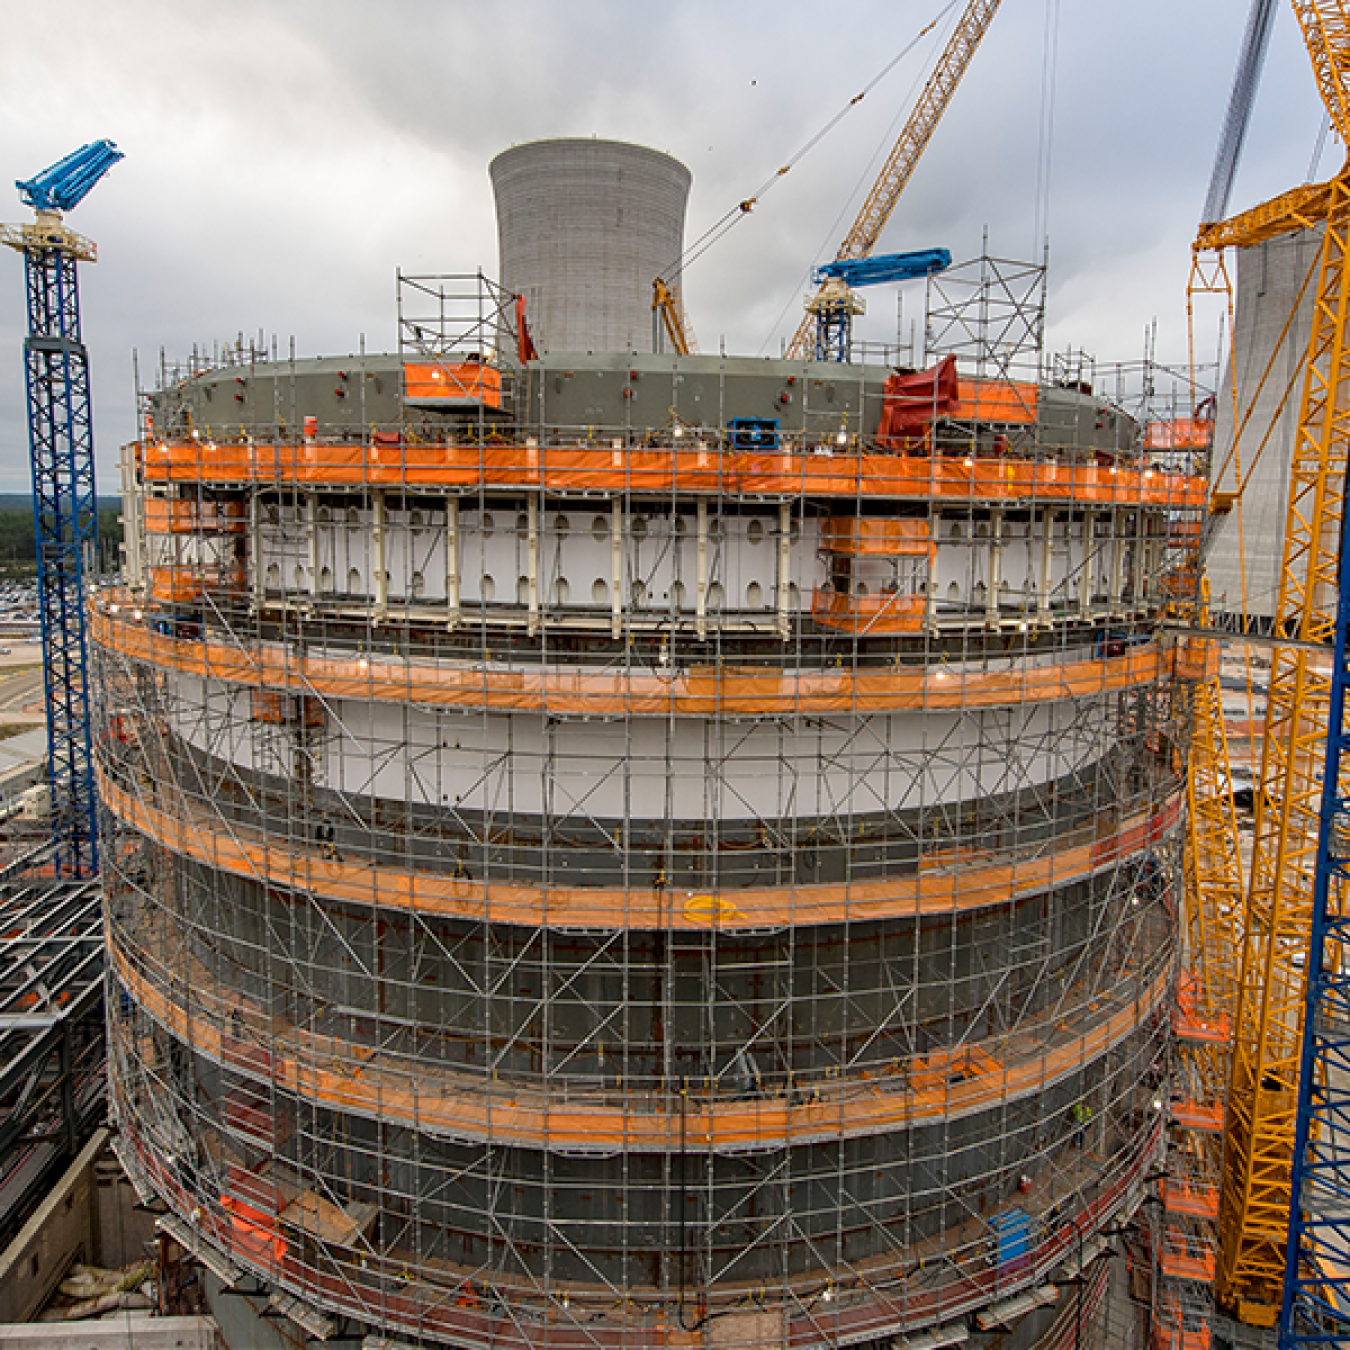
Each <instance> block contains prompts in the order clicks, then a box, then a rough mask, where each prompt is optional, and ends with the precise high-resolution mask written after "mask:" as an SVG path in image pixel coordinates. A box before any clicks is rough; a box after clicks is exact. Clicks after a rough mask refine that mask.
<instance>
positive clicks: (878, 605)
mask: <svg viewBox="0 0 1350 1350" xmlns="http://www.w3.org/2000/svg"><path fill="white" fill-rule="evenodd" d="M927 609H928V601H927V600H926V599H925V598H924V597H923V596H922V595H840V593H839V592H838V591H816V593H815V594H814V595H813V596H812V597H811V617H812V618H813V619H814V620H815V621H816V622H817V623H819V624H823V625H824V626H825V627H826V628H842V629H843V630H844V631H845V632H848V633H857V634H859V635H860V636H861V635H862V634H864V633H918V632H920V631H921V630H922V629H923V617H924V614H925V612H926V611H927Z"/></svg>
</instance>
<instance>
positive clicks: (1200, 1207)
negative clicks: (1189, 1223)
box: [1159, 1178, 1219, 1219]
mask: <svg viewBox="0 0 1350 1350" xmlns="http://www.w3.org/2000/svg"><path fill="white" fill-rule="evenodd" d="M1159 1189H1160V1192H1161V1195H1162V1202H1163V1208H1164V1209H1165V1210H1166V1211H1167V1212H1168V1213H1169V1214H1185V1215H1188V1216H1189V1217H1190V1218H1192V1219H1217V1218H1218V1217H1219V1188H1218V1187H1217V1186H1205V1185H1192V1184H1190V1183H1188V1182H1185V1181H1176V1180H1171V1179H1167V1178H1164V1180H1163V1182H1162V1184H1161V1186H1160V1188H1159Z"/></svg>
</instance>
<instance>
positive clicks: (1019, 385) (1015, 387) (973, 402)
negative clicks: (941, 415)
mask: <svg viewBox="0 0 1350 1350" xmlns="http://www.w3.org/2000/svg"><path fill="white" fill-rule="evenodd" d="M960 388H961V395H960V399H959V401H958V403H957V405H956V407H955V408H954V409H952V411H951V412H949V413H948V414H947V416H948V417H950V418H952V419H954V420H956V421H961V422H1017V423H1021V424H1022V425H1030V424H1032V423H1034V422H1035V421H1036V405H1037V399H1038V397H1039V392H1040V391H1039V390H1038V389H1037V387H1036V386H1035V385H1034V384H1028V383H1024V382H1022V381H1018V380H962V381H961V386H960Z"/></svg>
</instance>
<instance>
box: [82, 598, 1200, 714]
mask: <svg viewBox="0 0 1350 1350" xmlns="http://www.w3.org/2000/svg"><path fill="white" fill-rule="evenodd" d="M91 631H92V634H93V638H94V641H95V642H96V643H97V644H98V645H99V646H100V647H103V648H104V649H106V650H108V651H112V652H116V653H118V654H119V655H122V656H127V657H131V658H133V659H136V660H141V661H146V662H149V663H150V664H152V665H156V666H160V667H162V668H165V669H170V670H181V671H185V672H187V673H189V674H192V675H207V676H211V677H213V678H215V679H219V680H228V681H231V682H232V683H235V684H247V685H265V686H266V687H268V688H269V689H275V690H280V689H289V690H293V691H295V692H297V693H311V694H323V695H326V696H328V697H330V698H359V699H365V700H375V701H377V702H393V703H425V704H431V705H437V706H442V707H460V708H495V709H512V710H528V711H538V710H546V711H548V712H553V713H644V714H658V715H662V716H664V715H667V714H671V713H675V714H679V715H685V716H693V717H713V716H720V715H726V716H731V715H737V714H755V713H786V712H806V713H815V712H847V711H857V712H890V711H902V710H906V709H925V710H934V709H962V708H993V707H1005V706H1009V705H1015V704H1023V703H1035V702H1042V701H1054V700H1058V699H1070V698H1086V697H1091V696H1092V695H1093V694H1100V693H1105V692H1107V691H1109V690H1113V689H1125V688H1134V687H1136V686H1138V685H1144V684H1153V683H1158V682H1161V681H1163V680H1165V679H1167V678H1168V677H1169V676H1170V675H1171V674H1172V673H1173V664H1174V663H1173V658H1172V655H1171V653H1170V651H1167V650H1164V649H1163V648H1162V647H1161V646H1160V644H1158V643H1144V644H1141V645H1139V646H1137V647H1131V648H1127V649H1126V650H1125V651H1124V652H1122V653H1118V654H1116V655H1114V656H1103V657H1100V658H1097V657H1093V658H1090V659H1088V660H1081V661H1067V662H1065V663H1064V664H1062V665H1047V666H1028V667H1025V668H1023V669H1021V670H1012V671H1006V670H1005V671H983V670H981V671H965V670H962V669H961V668H959V667H953V666H945V665H925V666H890V667H881V668H872V669H866V668H865V669H861V670H851V669H848V668H845V667H835V668H831V669H825V670H771V671H768V672H761V671H757V670H754V669H745V668H736V667H724V668H723V669H721V670H720V671H719V670H718V669H716V668H714V667H711V666H696V667H692V668H690V669H687V670H679V671H672V672H670V673H669V674H660V673H655V672H651V671H643V670H618V671H609V670H605V671H601V670H560V669H557V668H550V667H541V666H532V667H529V668H526V669H522V670H475V669H470V668H468V667H467V666H452V665H449V664H438V663H436V662H432V661H406V662H405V661H395V660H391V659H389V658H387V657H384V656H379V655H377V656H371V657H369V658H366V657H356V656H351V657H341V658H340V657H331V656H319V655H314V654H312V653H302V652H298V651H291V650H288V649H287V648H285V647H283V646H280V645H278V644H273V643H250V644H249V645H248V646H246V647H245V646H242V645H232V644H226V643H223V642H216V641H213V640H211V639H195V638H177V637H173V636H171V635H169V634H167V633H157V632H154V631H153V630H152V629H150V628H148V627H147V626H146V625H145V624H144V623H138V622H136V621H135V620H134V619H133V618H132V616H131V615H130V614H128V613H126V612H125V611H119V612H118V613H117V614H113V613H112V612H111V611H110V610H107V609H103V608H102V607H100V606H97V605H96V606H95V607H94V611H93V623H92V625H91ZM1193 678H1198V676H1194V677H1193Z"/></svg>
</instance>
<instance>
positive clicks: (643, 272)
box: [490, 140, 691, 352]
mask: <svg viewBox="0 0 1350 1350" xmlns="http://www.w3.org/2000/svg"><path fill="white" fill-rule="evenodd" d="M490 171H491V174H492V186H493V190H494V192H495V193H496V197H497V237H498V245H499V250H500V260H501V261H500V279H501V283H502V285H503V286H505V287H506V288H507V289H508V290H511V291H515V292H517V293H518V294H520V295H523V296H524V297H525V302H526V313H527V316H528V320H529V324H530V330H531V333H532V334H533V336H534V339H535V342H536V344H537V345H538V347H539V349H540V350H541V351H554V352H559V351H592V352H626V351H638V352H650V351H651V350H652V317H651V315H652V311H651V299H652V281H653V280H654V279H655V278H656V277H658V276H661V275H662V274H663V273H667V272H668V271H669V269H670V268H671V266H672V265H673V264H674V263H676V262H677V261H678V260H679V258H680V255H681V254H682V253H683V251H684V212H685V203H686V202H687V200H688V197H689V184H690V181H691V179H690V174H689V170H688V169H686V168H685V166H684V165H683V164H681V163H680V162H679V161H678V160H676V159H672V158H671V157H670V156H669V155H664V154H662V153H661V152H660V151H659V150H649V149H647V147H645V146H641V145H629V144H627V143H625V142H622V141H601V140H551V141H533V142H531V143H529V144H528V145H517V146H514V147H512V148H511V149H510V150H506V151H504V152H503V153H502V154H500V155H498V156H497V158H496V159H494V160H493V161H492V165H491V170H490Z"/></svg>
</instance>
